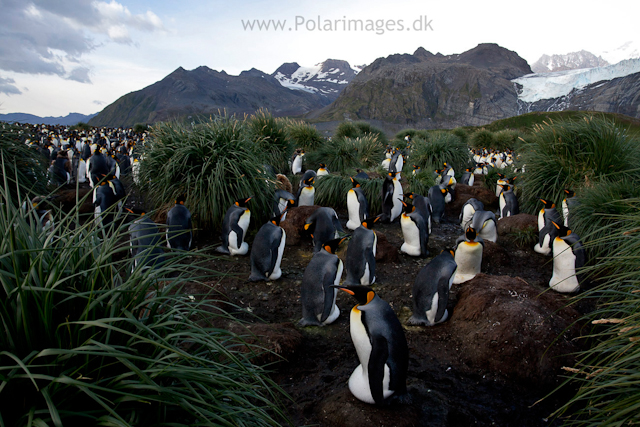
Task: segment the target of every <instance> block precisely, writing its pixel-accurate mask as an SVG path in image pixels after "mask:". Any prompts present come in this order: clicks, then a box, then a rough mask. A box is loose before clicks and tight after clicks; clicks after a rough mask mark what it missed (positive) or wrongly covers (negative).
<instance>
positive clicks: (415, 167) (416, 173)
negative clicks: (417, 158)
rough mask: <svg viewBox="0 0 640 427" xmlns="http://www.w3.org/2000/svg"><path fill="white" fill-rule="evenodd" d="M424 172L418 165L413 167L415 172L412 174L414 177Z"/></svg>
mask: <svg viewBox="0 0 640 427" xmlns="http://www.w3.org/2000/svg"><path fill="white" fill-rule="evenodd" d="M421 171H422V168H421V167H420V166H418V165H413V171H411V174H412V175H413V176H416V175H418V174H419V173H420V172H421Z"/></svg>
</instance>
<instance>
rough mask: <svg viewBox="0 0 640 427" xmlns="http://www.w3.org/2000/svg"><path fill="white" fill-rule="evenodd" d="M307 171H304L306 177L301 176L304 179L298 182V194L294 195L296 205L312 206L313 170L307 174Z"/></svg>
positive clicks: (313, 195) (313, 193)
mask: <svg viewBox="0 0 640 427" xmlns="http://www.w3.org/2000/svg"><path fill="white" fill-rule="evenodd" d="M307 172H309V171H307ZM307 172H305V175H306V177H305V176H303V178H304V179H303V180H302V181H301V183H300V188H298V195H297V197H296V199H297V201H298V206H313V204H314V202H315V194H316V189H315V187H314V186H313V183H314V182H315V180H316V176H315V172H313V171H311V172H313V175H311V174H309V175H307Z"/></svg>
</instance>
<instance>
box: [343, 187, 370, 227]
mask: <svg viewBox="0 0 640 427" xmlns="http://www.w3.org/2000/svg"><path fill="white" fill-rule="evenodd" d="M350 179H351V183H352V184H353V188H350V189H349V191H348V192H347V210H348V212H349V220H348V221H347V228H348V229H349V230H355V229H356V228H358V227H360V223H361V222H362V221H364V220H366V219H367V218H369V202H368V201H367V196H365V194H364V191H362V188H360V183H359V182H358V181H356V180H355V179H354V178H353V177H350Z"/></svg>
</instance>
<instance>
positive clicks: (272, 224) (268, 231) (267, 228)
mask: <svg viewBox="0 0 640 427" xmlns="http://www.w3.org/2000/svg"><path fill="white" fill-rule="evenodd" d="M285 214H286V208H285V212H283V213H282V214H281V215H277V216H274V217H273V218H271V220H270V221H269V222H267V223H266V224H264V225H263V226H262V227H260V230H258V234H256V237H255V239H253V246H252V247H251V276H249V281H251V282H257V281H260V280H278V279H279V278H280V276H282V270H281V269H280V263H281V262H282V254H283V253H284V246H285V243H286V241H287V233H286V232H285V231H284V229H283V228H282V227H280V221H281V219H282V218H283V217H284V216H285Z"/></svg>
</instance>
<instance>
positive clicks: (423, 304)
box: [407, 249, 458, 326]
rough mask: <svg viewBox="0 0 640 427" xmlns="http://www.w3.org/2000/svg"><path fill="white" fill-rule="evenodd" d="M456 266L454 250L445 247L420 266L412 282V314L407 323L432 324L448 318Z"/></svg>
mask: <svg viewBox="0 0 640 427" xmlns="http://www.w3.org/2000/svg"><path fill="white" fill-rule="evenodd" d="M457 268H458V264H456V261H455V259H454V252H453V251H452V250H446V249H445V250H443V251H442V252H441V253H440V255H438V256H436V257H435V258H433V259H432V260H431V261H430V262H429V263H428V264H427V265H425V266H424V267H422V269H421V270H420V272H418V276H417V277H416V281H415V282H414V284H413V292H412V300H413V315H412V316H411V317H410V318H409V320H408V321H407V324H408V325H413V326H433V325H435V324H437V323H442V322H444V321H445V320H447V319H448V318H449V312H448V311H447V303H448V302H449V290H450V289H451V284H452V283H453V279H454V277H455V274H456V270H457Z"/></svg>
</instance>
